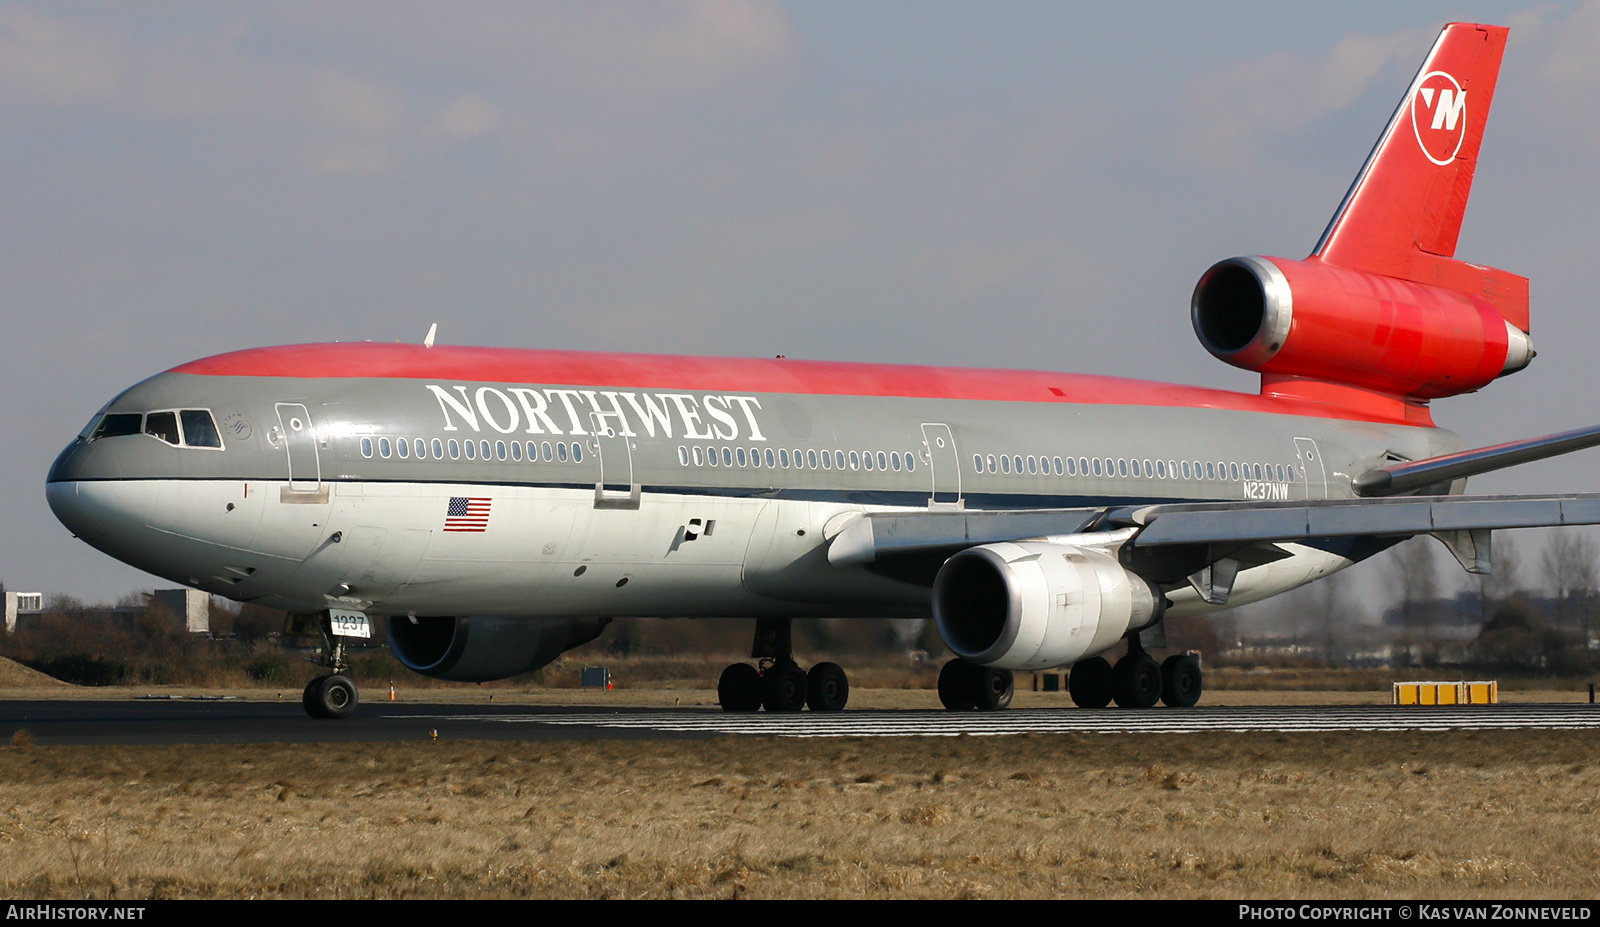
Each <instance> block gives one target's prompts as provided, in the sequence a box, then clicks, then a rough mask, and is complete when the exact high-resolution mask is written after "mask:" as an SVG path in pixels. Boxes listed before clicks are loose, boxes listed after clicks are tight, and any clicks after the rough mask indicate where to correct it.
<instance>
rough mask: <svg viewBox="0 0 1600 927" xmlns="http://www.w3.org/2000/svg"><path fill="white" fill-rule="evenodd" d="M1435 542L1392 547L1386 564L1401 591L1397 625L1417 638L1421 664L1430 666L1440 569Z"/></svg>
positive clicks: (1416, 539)
mask: <svg viewBox="0 0 1600 927" xmlns="http://www.w3.org/2000/svg"><path fill="white" fill-rule="evenodd" d="M1434 544H1435V542H1434V540H1433V539H1432V538H1427V537H1414V538H1412V539H1410V540H1409V541H1405V542H1403V543H1401V544H1400V545H1398V546H1397V547H1395V549H1394V556H1393V558H1392V559H1391V560H1390V561H1389V571H1390V573H1389V575H1390V578H1391V579H1392V581H1393V583H1394V587H1395V588H1396V589H1398V590H1399V591H1400V603H1399V605H1400V624H1401V626H1402V627H1404V628H1406V629H1407V631H1408V632H1409V633H1410V634H1411V635H1420V637H1421V638H1422V640H1421V654H1420V657H1421V660H1422V662H1423V663H1424V664H1430V663H1432V662H1433V661H1434V658H1435V657H1436V656H1437V650H1438V633H1437V631H1436V629H1435V628H1434V622H1435V620H1436V618H1437V615H1438V608H1437V607H1436V605H1435V602H1436V601H1437V600H1438V598H1439V567H1438V560H1437V558H1436V557H1435V555H1434Z"/></svg>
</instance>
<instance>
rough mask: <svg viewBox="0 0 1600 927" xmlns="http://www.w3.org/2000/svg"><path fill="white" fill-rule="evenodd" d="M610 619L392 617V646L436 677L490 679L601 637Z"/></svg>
mask: <svg viewBox="0 0 1600 927" xmlns="http://www.w3.org/2000/svg"><path fill="white" fill-rule="evenodd" d="M610 621H611V619H609V618H452V617H433V618H398V617H397V618H390V619H389V621H388V624H389V649H390V650H392V651H394V655H395V656H396V657H397V658H399V660H400V662H401V663H403V664H405V666H406V668H407V669H409V670H411V671H412V672H415V673H420V674H422V675H423V676H432V677H434V678H435V679H451V680H455V681H456V682H488V681H489V680H491V679H509V678H510V677H512V676H517V675H520V674H522V673H526V672H529V671H530V670H536V669H538V668H539V667H541V666H544V665H545V664H547V663H549V662H550V661H552V660H554V659H555V658H556V657H559V656H560V655H561V654H562V653H564V652H566V651H568V650H571V649H572V648H574V647H580V646H582V645H584V644H587V643H589V642H590V641H592V640H594V639H595V638H597V637H599V636H600V632H601V631H603V630H605V626H606V625H607V624H608V623H609V622H610Z"/></svg>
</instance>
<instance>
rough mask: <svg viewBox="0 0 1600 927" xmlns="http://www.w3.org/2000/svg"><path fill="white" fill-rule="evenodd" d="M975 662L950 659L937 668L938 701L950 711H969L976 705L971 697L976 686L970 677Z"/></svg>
mask: <svg viewBox="0 0 1600 927" xmlns="http://www.w3.org/2000/svg"><path fill="white" fill-rule="evenodd" d="M977 668H978V666H977V664H974V663H968V662H967V661H965V660H951V661H950V662H949V663H946V664H945V665H944V666H943V667H942V668H941V669H940V670H939V703H940V704H941V705H943V706H944V707H946V708H948V709H950V710H951V711H971V710H972V709H974V708H977V707H978V703H977V700H976V699H974V698H973V697H972V690H973V689H974V688H976V686H975V684H974V682H973V680H972V677H973V676H976V675H977V674H976V673H974V672H973V670H976V669H977Z"/></svg>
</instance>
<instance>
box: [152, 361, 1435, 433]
mask: <svg viewBox="0 0 1600 927" xmlns="http://www.w3.org/2000/svg"><path fill="white" fill-rule="evenodd" d="M173 372H174V373H188V374H197V375H201V376H227V377H292V378H299V379H304V378H339V377H360V378H374V379H411V380H419V379H420V380H438V381H447V380H455V381H467V382H480V383H554V384H563V385H573V386H601V387H604V388H617V387H620V388H624V389H652V390H695V391H706V392H740V393H794V394H812V395H826V396H893V397H903V398H923V399H965V400H978V401H993V402H1059V403H1082V404H1091V405H1129V406H1157V407H1161V406H1165V407H1178V408H1197V409H1231V410H1237V411H1241V412H1264V413H1272V414H1277V415H1302V416H1309V417H1314V418H1338V419H1357V420H1366V421H1382V422H1393V423H1397V424H1417V423H1416V422H1406V421H1404V419H1403V418H1402V417H1400V416H1398V415H1395V416H1389V415H1383V414H1381V413H1375V412H1374V410H1356V409H1345V408H1337V407H1329V406H1327V405H1323V404H1321V403H1312V402H1303V401H1297V400H1294V399H1286V398H1280V397H1270V396H1257V395H1250V394H1247V393H1232V392H1227V391H1225V390H1214V389H1204V388H1201V387H1194V386H1178V385H1174V384H1168V383H1153V382H1150V381H1146V380H1129V379H1123V378H1120V377H1100V376H1088V375H1084V374H1070V373H1050V372H1045V371H1030V370H985V369H975V368H964V367H918V366H910V365H901V364H851V363H840V362H833V361H804V360H783V359H766V358H732V357H683V356H676V355H666V354H611V353H600V352H587V351H543V350H530V349H519V348H483V347H460V346H453V345H452V346H443V345H441V346H435V347H432V348H427V347H423V346H422V345H415V344H379V343H371V342H338V343H328V344H303V345H288V346H284V347H272V348H252V349H249V350H245V351H235V352H233V353H230V354H219V355H216V356H214V357H207V358H203V359H201V360H197V361H191V362H190V363H187V364H183V365H180V366H178V367H174V368H173Z"/></svg>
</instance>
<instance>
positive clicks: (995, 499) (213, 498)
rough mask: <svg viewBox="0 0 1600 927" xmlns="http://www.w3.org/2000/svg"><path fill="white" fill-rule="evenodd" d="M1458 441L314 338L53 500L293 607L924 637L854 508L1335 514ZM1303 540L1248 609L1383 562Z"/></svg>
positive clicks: (1093, 386) (211, 382)
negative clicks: (1334, 509)
mask: <svg viewBox="0 0 1600 927" xmlns="http://www.w3.org/2000/svg"><path fill="white" fill-rule="evenodd" d="M168 413H170V414H168ZM1459 446H1460V444H1459V441H1458V440H1457V438H1456V437H1455V435H1453V434H1452V433H1450V432H1448V431H1444V430H1441V429H1438V428H1435V427H1432V425H1431V423H1429V422H1421V423H1418V422H1415V421H1408V420H1406V419H1405V417H1404V416H1402V415H1381V414H1380V415H1373V414H1368V413H1362V412H1359V411H1352V410H1348V409H1343V408H1340V407H1337V406H1328V405H1323V404H1318V403H1316V402H1312V401H1302V400H1295V399H1288V398H1282V397H1274V396H1257V395H1249V394H1241V393H1233V392H1226V391H1219V390H1208V389H1198V388H1192V387H1182V386H1172V385H1167V384H1159V383H1149V382H1142V381H1134V380H1123V379H1116V378H1106V377H1087V376H1081V375H1070V374H1057V373H1047V372H1023V371H1001V370H970V369H952V368H934V367H909V366H884V365H859V364H842V363H818V362H808V361H796V360H784V359H772V360H760V359H757V360H734V359H724V358H692V357H665V356H652V355H616V354H591V353H579V352H557V351H525V350H511V349H489V348H459V347H446V346H439V347H432V348H426V347H423V346H420V345H393V344H370V343H355V344H323V345H302V346H291V347H282V348H264V349H257V350H250V351H242V352H237V353H234V354H226V355H220V356H217V357H213V358H208V359H205V360H201V361H196V362H193V363H190V364H185V365H183V366H180V367H177V368H175V369H173V370H171V371H168V372H165V373H162V374H159V375H157V376H154V377H152V378H150V379H148V380H146V381H144V382H142V383H140V384H138V385H136V386H134V387H132V388H130V389H128V390H127V391H125V392H124V393H122V394H121V395H119V396H118V397H117V398H115V399H114V400H112V401H111V402H110V403H109V404H107V406H106V407H105V408H104V409H103V410H102V411H101V412H100V413H98V414H97V415H96V416H95V417H94V419H93V420H92V421H91V422H90V424H89V426H88V427H86V428H85V430H84V432H83V433H82V434H81V435H80V436H79V437H78V438H77V439H76V440H75V441H74V442H73V443H72V444H71V445H70V446H69V447H68V448H67V449H66V450H65V451H63V452H62V454H61V456H60V457H59V458H58V459H57V461H56V463H55V465H54V466H53V467H52V469H51V471H50V475H49V482H48V496H49V501H50V504H51V507H52V508H53V509H54V511H55V512H56V514H57V516H58V517H59V518H60V519H61V521H62V522H63V523H64V524H66V525H67V526H68V527H69V528H70V529H71V530H72V531H73V532H74V533H75V534H77V535H78V536H79V537H80V538H82V539H83V540H85V541H87V542H88V543H90V544H92V545H94V546H96V547H98V548H100V549H101V550H103V551H105V552H106V553H108V554H111V555H112V556H114V557H117V558H118V559H121V560H123V561H125V562H127V563H129V564H131V565H133V566H135V567H138V568H140V569H142V570H146V571H148V572H151V573H154V574H157V575H160V576H163V577H167V578H169V579H172V580H174V581H176V582H179V583H184V584H187V585H190V586H194V587H196V588H199V589H203V590H206V591H209V592H212V593H215V594H218V595H222V596H226V597H228V598H232V599H236V600H241V601H255V602H259V603H261V604H265V605H269V606H274V607H281V608H286V609H290V610H296V611H316V610H318V609H323V608H327V607H328V605H329V603H330V602H331V601H335V600H337V601H344V602H353V603H357V604H358V605H359V607H361V608H363V609H365V610H366V611H368V612H370V613H372V614H386V615H413V616H418V615H423V616H431V615H467V614H470V615H486V616H507V617H540V616H574V615H603V616H607V617H616V616H655V617H675V616H678V617H710V616H745V617H759V616H794V617H804V616H816V617H822V616H835V617H851V616H882V617H921V616H925V615H927V614H928V609H929V586H928V584H927V583H926V582H923V581H921V580H919V579H918V578H917V577H915V576H909V577H908V576H907V575H905V574H904V573H903V572H901V573H896V571H894V570H886V569H881V568H873V567H871V566H853V567H840V566H835V565H831V564H830V563H829V562H828V559H827V555H826V548H827V544H828V541H829V539H830V538H831V537H832V534H833V533H834V532H836V531H837V530H838V526H839V525H840V524H841V520H840V519H841V516H844V515H847V514H849V513H853V512H863V511H883V510H927V509H929V508H935V509H937V508H956V507H964V508H967V509H1029V508H1067V507H1085V506H1105V505H1116V504H1126V503H1130V502H1144V501H1152V502H1153V501H1162V502H1171V501H1200V500H1278V499H1303V498H1328V497H1346V496H1349V495H1351V491H1350V481H1351V478H1352V476H1353V475H1355V474H1359V473H1361V472H1363V471H1364V470H1366V469H1368V468H1369V467H1371V466H1373V465H1376V464H1379V463H1382V462H1384V461H1388V460H1394V459H1417V458H1422V457H1428V456H1433V455H1437V454H1441V453H1448V452H1450V451H1453V450H1456V449H1458V448H1459ZM1289 547H1290V548H1292V551H1291V552H1292V553H1293V554H1294V556H1292V557H1290V558H1288V559H1287V560H1280V561H1277V562H1275V563H1273V564H1270V565H1267V566H1262V567H1257V568H1255V569H1252V570H1247V571H1245V573H1243V574H1241V578H1240V582H1239V584H1238V586H1237V587H1236V594H1235V597H1234V599H1233V600H1232V602H1231V604H1238V603H1240V602H1243V601H1249V600H1251V599H1253V598H1260V597H1263V596H1266V595H1271V594H1275V593H1276V592H1280V591H1283V589H1287V588H1292V587H1293V586H1296V585H1299V584H1301V583H1304V582H1307V581H1309V580H1311V579H1314V578H1317V577H1318V576H1321V575H1324V574H1325V573H1326V572H1329V571H1331V570H1334V569H1338V568H1340V567H1342V566H1344V565H1347V564H1348V563H1350V562H1351V561H1352V560H1354V559H1359V558H1360V556H1363V555H1364V554H1363V552H1362V551H1361V550H1357V549H1355V548H1353V547H1352V546H1351V545H1350V544H1348V543H1346V544H1337V543H1329V544H1325V545H1309V546H1308V545H1289ZM1374 549H1376V548H1374ZM1169 595H1170V597H1171V599H1172V601H1173V603H1174V608H1176V609H1178V610H1179V613H1181V612H1182V611H1183V610H1198V609H1201V608H1204V607H1205V606H1204V604H1203V603H1201V602H1200V601H1199V600H1198V598H1196V597H1195V596H1194V595H1193V594H1192V591H1190V590H1186V589H1181V588H1179V589H1173V590H1170V591H1169Z"/></svg>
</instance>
